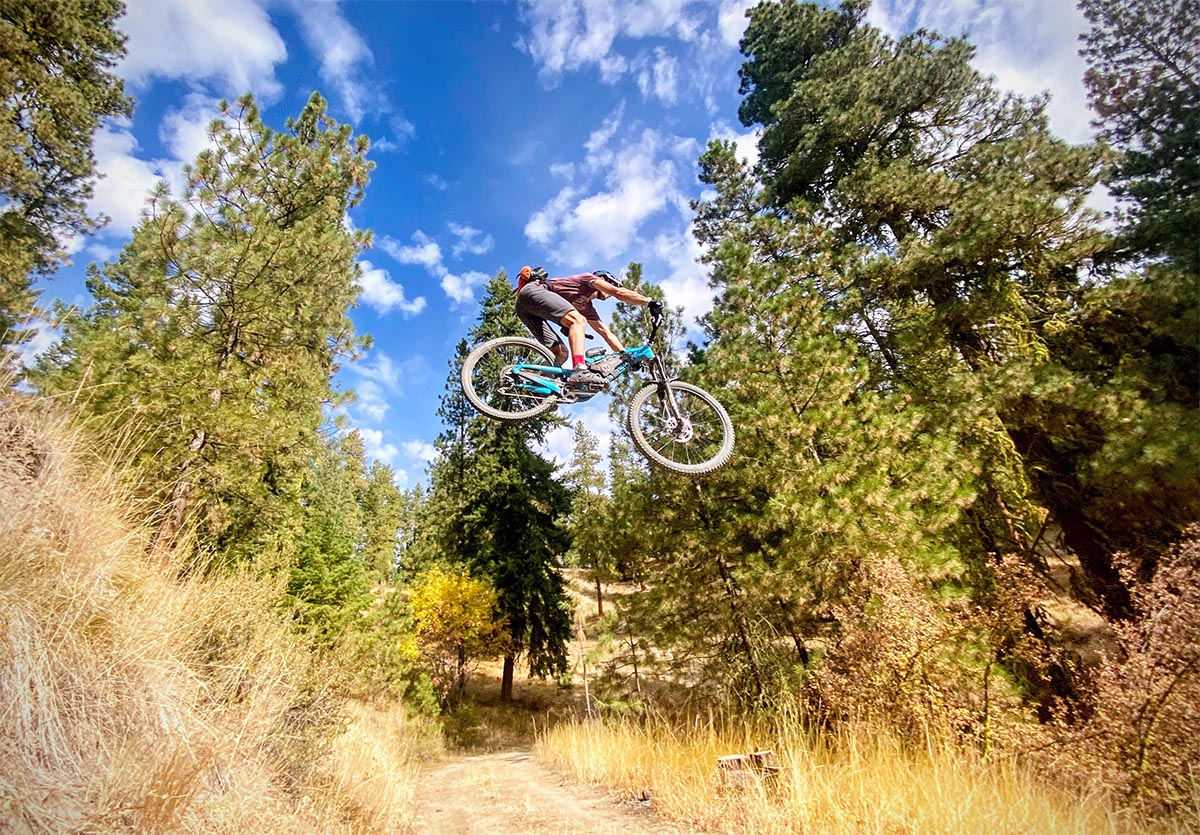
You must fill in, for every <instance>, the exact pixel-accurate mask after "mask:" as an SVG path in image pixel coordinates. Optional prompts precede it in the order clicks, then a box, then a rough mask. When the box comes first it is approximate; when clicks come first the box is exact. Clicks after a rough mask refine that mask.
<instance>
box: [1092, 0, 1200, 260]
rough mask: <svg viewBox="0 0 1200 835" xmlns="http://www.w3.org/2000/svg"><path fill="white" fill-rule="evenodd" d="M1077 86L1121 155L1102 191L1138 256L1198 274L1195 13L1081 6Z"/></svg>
mask: <svg viewBox="0 0 1200 835" xmlns="http://www.w3.org/2000/svg"><path fill="white" fill-rule="evenodd" d="M1079 7H1080V8H1081V9H1082V10H1083V13H1084V14H1085V15H1086V16H1087V18H1088V21H1089V22H1090V23H1091V24H1092V27H1091V29H1090V30H1089V31H1088V33H1087V34H1086V36H1085V42H1086V46H1085V47H1084V49H1083V50H1082V53H1083V56H1084V57H1085V58H1086V59H1087V61H1088V65H1089V68H1088V71H1087V73H1086V74H1085V76H1084V82H1085V84H1086V85H1087V89H1088V101H1089V102H1090V103H1091V105H1092V107H1093V109H1094V110H1095V111H1096V113H1097V114H1098V115H1099V118H1098V119H1097V120H1096V125H1097V126H1098V127H1099V128H1100V129H1101V132H1100V135H1101V137H1102V138H1103V139H1105V140H1107V141H1108V142H1109V143H1110V144H1111V145H1112V146H1113V147H1114V148H1115V149H1116V150H1117V151H1118V152H1119V153H1120V157H1119V158H1118V160H1117V162H1116V164H1115V165H1114V167H1113V170H1112V172H1111V175H1110V176H1109V177H1108V183H1109V186H1110V188H1112V189H1113V190H1114V192H1115V193H1116V195H1117V196H1118V197H1119V198H1122V199H1124V200H1125V201H1126V202H1127V203H1128V204H1129V205H1130V207H1131V209H1132V217H1130V218H1128V223H1127V224H1126V232H1127V234H1128V237H1129V241H1128V245H1129V246H1130V247H1131V248H1132V249H1133V250H1134V254H1136V255H1143V256H1145V255H1148V256H1151V257H1162V256H1166V257H1168V258H1169V259H1170V260H1171V261H1172V262H1173V263H1174V264H1175V265H1176V266H1178V267H1179V268H1180V269H1182V270H1184V271H1185V272H1187V273H1190V274H1191V275H1192V276H1193V277H1194V276H1197V275H1200V240H1198V235H1197V230H1200V47H1198V46H1197V44H1200V20H1198V18H1200V14H1198V12H1200V10H1198V9H1197V8H1196V4H1195V2H1194V0H1083V2H1081V3H1080V4H1079Z"/></svg>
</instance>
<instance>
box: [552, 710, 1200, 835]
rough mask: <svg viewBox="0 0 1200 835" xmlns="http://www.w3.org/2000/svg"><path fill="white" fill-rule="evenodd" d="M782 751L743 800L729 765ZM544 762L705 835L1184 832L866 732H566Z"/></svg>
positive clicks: (600, 725)
mask: <svg viewBox="0 0 1200 835" xmlns="http://www.w3.org/2000/svg"><path fill="white" fill-rule="evenodd" d="M764 747H765V748H770V749H772V750H774V751H775V752H776V754H777V756H778V759H779V765H780V771H779V774H778V776H777V777H776V778H775V779H774V780H772V781H770V782H769V783H755V784H752V785H751V786H750V787H749V788H743V789H735V788H728V787H726V786H724V785H723V783H722V781H720V780H719V779H718V777H717V769H716V762H717V758H718V757H719V756H723V755H727V754H738V753H748V752H751V751H755V750H759V749H761V748H764ZM535 752H536V754H537V755H538V756H539V757H540V758H542V759H544V760H546V761H548V762H549V763H551V764H552V765H554V766H555V767H557V768H559V769H560V770H563V771H566V772H568V773H573V774H574V775H576V776H577V777H578V778H579V779H581V780H584V781H588V782H591V783H595V784H599V785H603V786H605V787H608V788H610V789H616V790H619V791H622V792H625V793H628V794H629V795H630V796H634V797H638V796H644V795H645V794H648V795H649V796H650V797H651V798H652V802H653V806H654V809H655V810H656V811H657V813H658V814H659V815H660V816H662V817H664V818H667V819H669V820H674V821H680V822H686V823H688V824H690V825H692V826H696V827H698V828H701V829H709V828H711V829H713V830H716V831H725V832H731V833H754V834H755V835H799V833H811V834H812V835H910V834H911V835H943V833H944V835H1115V834H1116V833H1141V832H1150V831H1158V832H1175V833H1177V835H1183V832H1184V831H1185V829H1183V828H1177V829H1175V830H1171V829H1169V828H1167V829H1156V830H1151V829H1149V828H1147V827H1143V826H1139V825H1138V824H1137V823H1136V822H1132V821H1129V820H1127V819H1122V818H1120V817H1119V816H1118V815H1117V814H1115V813H1114V812H1113V811H1112V810H1111V807H1110V806H1109V805H1108V803H1107V801H1106V798H1105V797H1104V796H1103V795H1102V794H1101V793H1098V792H1097V793H1094V794H1090V795H1080V794H1069V793H1067V792H1064V791H1061V790H1059V789H1056V788H1054V787H1051V786H1048V785H1046V784H1045V783H1043V782H1039V781H1038V780H1036V779H1035V778H1033V777H1032V776H1031V775H1030V774H1028V773H1027V772H1026V771H1025V770H1024V769H1022V768H1021V767H1020V766H1019V765H1018V764H1017V763H1016V762H1015V760H1013V759H1011V758H1003V757H997V758H992V759H989V760H988V761H986V762H985V761H982V760H981V759H980V758H979V757H978V756H976V755H975V754H974V753H972V752H969V751H963V750H961V749H959V748H956V747H955V746H952V745H940V744H935V743H933V742H930V743H929V744H928V745H926V746H925V747H923V748H921V749H919V750H909V749H906V748H904V747H903V746H901V745H899V744H898V743H897V742H896V741H895V740H894V739H891V738H889V737H888V736H886V735H883V734H877V733H874V732H872V731H871V730H870V729H869V728H866V727H862V728H858V729H856V730H854V731H850V732H846V733H844V734H841V735H839V736H838V737H837V738H836V739H832V740H830V739H816V738H813V737H811V736H809V735H806V734H804V733H803V732H801V731H800V730H799V728H798V727H797V728H796V729H794V730H791V729H787V728H784V729H782V730H779V729H776V730H774V731H765V732H758V733H755V732H752V731H751V730H750V729H748V728H744V727H743V728H732V729H731V728H718V727H717V725H716V723H714V722H701V723H698V724H694V725H693V726H692V727H690V728H687V729H683V730H680V729H678V728H670V727H668V726H667V725H666V724H665V723H662V722H655V721H646V722H642V723H634V722H629V721H623V722H619V721H599V720H598V721H590V722H577V723H573V724H561V725H558V726H556V727H554V728H550V729H548V730H547V731H546V732H545V733H543V734H542V735H541V736H540V737H539V740H538V743H537V747H536V749H535Z"/></svg>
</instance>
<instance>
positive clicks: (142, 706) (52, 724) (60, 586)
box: [0, 393, 406, 834]
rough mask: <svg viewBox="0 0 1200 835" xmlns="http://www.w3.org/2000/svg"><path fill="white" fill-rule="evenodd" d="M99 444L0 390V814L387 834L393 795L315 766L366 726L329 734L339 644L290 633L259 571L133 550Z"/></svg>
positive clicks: (185, 828)
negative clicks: (331, 646) (191, 563)
mask: <svg viewBox="0 0 1200 835" xmlns="http://www.w3.org/2000/svg"><path fill="white" fill-rule="evenodd" d="M100 453H101V451H97V450H95V449H93V448H91V447H89V441H88V439H87V438H85V437H83V436H82V435H81V434H80V433H79V432H77V431H76V430H75V429H73V428H72V425H71V423H70V421H69V420H67V419H66V418H64V417H62V416H61V414H60V413H57V412H56V411H55V410H53V409H50V408H47V406H46V404H45V403H44V402H39V401H36V400H33V399H30V398H23V397H21V396H19V395H15V394H12V393H10V394H8V395H6V396H5V398H4V399H3V400H0V762H2V763H4V767H3V768H2V769H0V830H3V831H6V832H8V831H11V832H17V833H24V832H28V833H59V832H97V833H102V832H112V833H118V832H149V833H168V832H204V833H231V834H232V833H243V832H276V833H293V832H294V833H309V832H321V833H337V832H354V833H366V832H373V831H395V830H396V829H397V828H398V826H399V825H400V824H401V823H402V822H403V819H404V815H405V813H406V808H405V806H404V801H403V795H401V796H400V797H399V799H396V798H395V796H393V797H392V800H389V801H388V804H387V807H386V809H385V810H384V811H380V809H379V808H378V806H376V807H372V806H371V804H369V803H367V802H366V801H363V800H359V799H354V800H353V802H352V803H351V802H350V801H348V800H347V796H346V795H347V793H346V792H345V791H344V790H343V789H340V788H339V789H337V790H336V791H334V790H331V784H330V782H329V780H327V779H326V778H325V776H324V775H325V773H326V772H327V771H328V770H329V769H330V768H331V767H332V766H331V764H335V765H336V764H337V763H338V762H342V763H346V762H350V763H354V762H355V761H354V759H353V758H352V757H350V758H348V756H347V754H346V753H345V752H346V751H347V750H355V749H356V748H358V747H362V746H364V745H367V744H368V743H367V742H364V741H363V739H364V738H365V737H367V736H369V729H368V731H360V732H359V733H358V736H357V737H353V738H351V739H346V738H339V734H340V733H342V732H343V731H345V730H346V729H347V727H350V728H353V727H354V723H353V722H351V723H349V725H347V724H346V722H345V721H344V719H345V717H344V714H343V711H342V704H343V700H342V697H341V694H340V691H339V689H338V685H339V683H340V682H341V681H343V680H344V679H345V677H346V674H345V671H344V670H342V669H341V668H340V667H339V666H338V659H337V658H330V657H326V656H321V655H318V654H314V653H312V652H311V651H310V648H309V647H307V646H306V645H305V644H303V643H302V641H301V640H300V639H299V638H298V637H296V636H295V635H294V634H293V633H292V631H291V630H290V629H289V627H288V625H287V624H286V623H285V622H284V621H283V619H282V618H281V617H280V615H279V613H278V605H279V600H280V599H281V598H280V588H279V587H278V584H277V583H276V582H275V581H274V580H272V579H270V578H264V577H259V576H255V575H252V574H250V573H240V574H239V573H223V574H222V573H218V574H213V575H212V576H204V575H203V573H202V572H196V571H191V572H186V573H185V572H182V571H181V570H180V569H181V568H182V567H183V564H184V562H185V559H184V555H183V554H180V555H179V561H180V562H179V565H174V566H173V565H162V564H160V563H159V562H157V561H154V562H152V561H150V560H149V559H147V558H146V556H145V552H146V545H147V537H146V532H145V531H144V530H143V529H142V528H141V526H140V524H139V523H140V521H141V520H143V519H146V518H149V516H150V514H148V513H147V512H146V511H147V509H146V508H144V507H138V506H137V505H136V504H134V503H133V502H132V501H131V499H130V498H129V497H130V495H131V491H128V490H126V489H125V486H124V485H123V483H122V473H121V471H120V470H119V469H117V468H115V467H109V466H105V465H103V464H101V463H100V462H101V461H102V460H104V459H105V458H109V457H111V455H105V454H100ZM397 751H398V752H399V751H400V749H397ZM402 762H403V756H402V753H397V754H396V756H395V757H393V758H392V760H391V761H389V762H387V763H386V765H387V767H388V768H389V769H391V770H392V772H391V773H392V774H393V775H394V774H395V773H396V771H397V770H401V769H400V764H401V763H402ZM357 764H358V765H361V766H363V767H364V768H366V767H373V766H375V765H376V764H377V763H376V762H367V761H366V760H361V759H360V760H358V761H357ZM339 767H341V768H342V770H343V775H342V777H340V778H339V780H340V781H341V783H342V784H346V785H349V784H352V783H354V782H355V780H354V778H353V777H352V776H350V773H351V771H352V769H353V768H354V767H355V766H354V765H353V764H351V765H342V766H339ZM375 774H376V773H375V772H372V773H370V774H368V775H367V779H365V780H364V778H363V777H362V776H360V777H359V782H364V783H369V782H370V780H374V779H375ZM334 788H336V787H334ZM339 792H340V793H339ZM350 807H353V808H356V809H360V810H361V809H364V808H365V809H368V810H372V811H369V813H363V812H361V811H359V812H356V813H355V815H357V817H355V815H351V814H349V813H348V811H347V809H348V808H350ZM351 819H353V820H351ZM355 821H357V822H355ZM363 821H366V823H365V824H364V823H363ZM379 826H382V827H383V829H377V828H374V827H379Z"/></svg>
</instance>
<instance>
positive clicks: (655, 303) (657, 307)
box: [646, 299, 663, 316]
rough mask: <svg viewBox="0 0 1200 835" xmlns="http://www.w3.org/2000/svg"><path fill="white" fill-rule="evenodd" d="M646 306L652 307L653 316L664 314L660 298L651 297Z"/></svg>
mask: <svg viewBox="0 0 1200 835" xmlns="http://www.w3.org/2000/svg"><path fill="white" fill-rule="evenodd" d="M646 306H647V307H649V308H650V315H651V316H662V312H663V303H662V302H660V301H659V300H658V299H651V300H650V303H649V304H648V305H646Z"/></svg>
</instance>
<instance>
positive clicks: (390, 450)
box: [356, 427, 408, 480]
mask: <svg viewBox="0 0 1200 835" xmlns="http://www.w3.org/2000/svg"><path fill="white" fill-rule="evenodd" d="M356 428H357V430H358V434H359V435H361V436H362V440H363V452H365V453H366V455H367V457H368V458H373V459H375V460H376V461H382V462H383V463H384V464H387V465H388V466H389V467H391V466H392V462H394V461H395V460H396V458H397V457H398V456H399V455H400V448H399V447H397V446H396V445H395V444H393V443H388V442H386V441H384V439H383V432H382V430H379V429H370V428H362V427H356ZM407 475H408V474H407V473H405V480H407Z"/></svg>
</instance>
